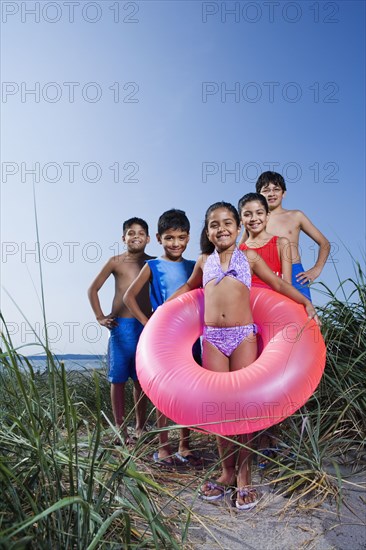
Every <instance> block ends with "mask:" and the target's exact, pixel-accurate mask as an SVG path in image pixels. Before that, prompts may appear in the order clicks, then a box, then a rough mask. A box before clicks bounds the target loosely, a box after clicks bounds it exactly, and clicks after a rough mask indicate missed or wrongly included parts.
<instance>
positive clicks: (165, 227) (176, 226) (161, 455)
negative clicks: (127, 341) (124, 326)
mask: <svg viewBox="0 0 366 550" xmlns="http://www.w3.org/2000/svg"><path fill="white" fill-rule="evenodd" d="M189 230H190V223H189V220H188V218H187V216H186V214H185V212H183V211H182V210H176V209H172V210H168V211H167V212H164V213H163V214H162V215H161V216H160V218H159V221H158V232H157V235H156V237H157V239H158V242H159V243H160V244H161V245H162V247H163V249H164V254H163V255H162V257H161V258H156V259H153V260H148V261H147V262H146V264H145V265H144V267H143V268H142V270H141V271H140V273H139V275H138V277H137V279H136V280H135V281H134V282H133V283H132V285H131V286H130V287H129V289H128V290H127V292H126V294H125V296H124V302H125V304H126V306H127V307H128V308H129V310H130V311H131V313H132V315H134V317H136V319H138V320H139V321H140V323H141V324H142V325H146V323H147V322H148V320H149V316H148V315H146V313H144V311H143V310H142V309H141V307H140V306H139V304H138V302H137V298H138V297H139V295H140V292H141V290H142V289H143V288H144V287H145V285H146V284H147V283H150V300H151V305H152V308H153V310H154V311H155V310H156V309H157V308H158V307H159V306H160V305H162V304H163V303H164V302H165V301H166V300H167V299H168V298H169V297H170V296H171V295H172V294H173V293H174V292H175V291H176V290H177V289H178V288H179V287H180V286H182V284H184V283H186V282H187V280H188V279H189V277H190V275H191V273H192V271H193V268H194V265H195V262H194V261H192V260H185V259H184V258H183V253H184V251H185V249H186V248H187V244H188V241H189ZM192 352H193V357H194V358H195V360H196V361H197V362H198V363H200V356H201V349H200V343H199V341H197V342H196V344H195V345H194V346H193V350H192ZM166 423H167V419H166V417H165V416H163V415H162V414H161V413H160V412H159V411H157V425H158V428H165V427H166ZM153 458H154V461H155V462H157V463H160V464H162V465H166V466H170V465H173V464H174V463H175V462H177V460H178V461H180V462H182V463H186V462H188V463H191V464H192V465H195V464H196V463H197V457H195V455H194V454H193V453H192V451H191V449H190V447H189V430H188V429H187V428H183V429H181V430H180V441H179V448H178V453H176V454H175V456H174V457H172V452H171V449H170V445H169V441H168V431H167V430H165V431H161V432H159V449H158V451H157V452H156V453H154V455H153Z"/></svg>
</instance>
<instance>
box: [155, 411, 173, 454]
mask: <svg viewBox="0 0 366 550" xmlns="http://www.w3.org/2000/svg"><path fill="white" fill-rule="evenodd" d="M167 423H168V419H167V417H166V416H164V415H163V414H162V413H161V412H160V411H158V409H156V424H157V426H158V428H159V429H162V428H166V426H167ZM158 437H159V449H158V457H159V458H160V459H163V460H167V461H168V462H170V461H171V462H172V463H173V460H172V458H171V456H172V452H171V449H170V445H169V431H168V430H163V431H161V432H159V436H158Z"/></svg>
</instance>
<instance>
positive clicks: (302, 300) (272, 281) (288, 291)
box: [243, 250, 320, 325]
mask: <svg viewBox="0 0 366 550" xmlns="http://www.w3.org/2000/svg"><path fill="white" fill-rule="evenodd" d="M254 252H255V251H254ZM243 253H244V254H246V256H247V258H248V261H249V264H250V266H251V268H252V270H253V272H254V273H255V274H256V275H257V276H258V277H259V278H260V279H262V281H264V282H265V283H267V284H268V285H269V286H270V287H272V288H273V290H276V292H279V293H280V294H283V295H284V296H288V298H291V299H292V300H294V301H295V302H297V303H298V304H302V305H303V306H305V309H306V312H307V314H308V317H309V319H314V320H315V322H316V323H317V324H318V325H320V320H319V318H318V316H317V314H316V311H315V308H314V306H313V304H312V303H311V302H310V300H308V299H307V298H306V297H305V296H304V295H303V294H301V292H299V291H298V290H296V288H294V287H293V286H292V285H290V284H289V283H286V281H284V280H283V279H280V277H277V275H275V274H274V273H273V271H272V270H271V269H270V268H269V267H268V265H267V264H266V262H265V261H264V260H263V258H261V257H259V256H258V254H254V255H253V251H252V250H245V251H244V252H243Z"/></svg>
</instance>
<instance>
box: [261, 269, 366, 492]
mask: <svg viewBox="0 0 366 550" xmlns="http://www.w3.org/2000/svg"><path fill="white" fill-rule="evenodd" d="M353 267H354V273H355V275H354V277H350V278H348V279H346V280H345V281H341V282H340V283H339V286H338V288H337V289H336V291H334V292H333V291H332V290H331V289H330V288H328V287H327V286H326V285H325V284H324V283H317V285H316V289H317V290H318V291H319V292H321V293H322V294H323V296H325V298H326V300H325V302H326V303H325V305H323V306H321V307H319V308H318V313H319V316H320V318H321V321H322V334H323V337H324V340H325V342H326V346H327V359H326V366H325V371H324V375H323V378H322V380H321V383H320V385H319V387H318V389H317V391H316V392H315V394H314V395H313V396H312V397H311V398H310V400H309V401H308V402H307V404H306V405H305V406H304V407H302V409H301V410H300V411H298V413H297V414H295V415H293V416H292V417H291V418H289V419H287V420H286V421H285V422H284V424H283V426H282V427H281V429H280V439H282V441H280V442H281V443H282V444H283V445H284V451H285V452H284V453H283V455H282V457H281V456H280V457H279V458H277V459H274V460H270V463H271V464H272V466H273V468H272V469H271V474H272V475H270V476H269V482H270V483H274V484H279V486H280V487H281V490H282V491H283V492H284V493H292V492H293V491H295V490H296V491H297V492H298V495H299V497H304V496H305V495H310V494H312V496H313V497H315V498H316V499H318V500H319V501H322V500H324V498H326V497H327V496H329V495H333V496H335V497H336V498H337V499H338V502H340V501H341V499H342V488H343V485H344V482H345V477H346V472H348V474H352V473H355V472H357V471H360V470H365V468H366V414H365V411H366V392H365V387H366V284H365V283H366V280H365V273H364V271H363V269H362V267H361V265H360V263H359V262H357V261H353ZM286 449H287V452H286ZM289 456H291V457H292V459H291V460H289ZM347 467H348V468H347Z"/></svg>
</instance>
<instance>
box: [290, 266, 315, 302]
mask: <svg viewBox="0 0 366 550" xmlns="http://www.w3.org/2000/svg"><path fill="white" fill-rule="evenodd" d="M303 271H305V270H304V268H303V266H302V264H292V286H294V287H295V288H296V290H298V291H299V292H301V294H303V296H305V298H308V299H309V300H310V301H311V295H310V289H309V283H306V284H304V285H302V284H300V283H299V282H298V281H297V280H296V275H298V274H299V273H302V272H303Z"/></svg>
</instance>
